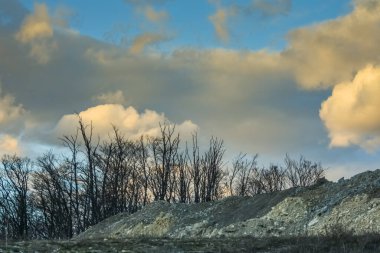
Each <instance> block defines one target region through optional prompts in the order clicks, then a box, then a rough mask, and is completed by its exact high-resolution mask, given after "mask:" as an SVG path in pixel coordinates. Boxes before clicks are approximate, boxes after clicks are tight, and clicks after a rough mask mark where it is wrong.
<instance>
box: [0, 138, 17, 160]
mask: <svg viewBox="0 0 380 253" xmlns="http://www.w3.org/2000/svg"><path fill="white" fill-rule="evenodd" d="M14 154H16V155H20V154H21V148H20V146H19V142H18V140H17V138H15V137H13V136H11V135H7V134H1V135H0V157H1V156H3V155H14Z"/></svg>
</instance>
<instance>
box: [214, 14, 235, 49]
mask: <svg viewBox="0 0 380 253" xmlns="http://www.w3.org/2000/svg"><path fill="white" fill-rule="evenodd" d="M234 15H235V11H234V9H233V8H218V9H217V10H216V12H215V13H214V14H213V15H211V16H209V20H210V21H211V23H212V24H213V25H214V29H215V32H216V35H217V36H218V38H219V39H220V40H221V41H223V42H227V41H228V40H229V38H230V34H229V31H228V19H229V18H230V17H232V16H234Z"/></svg>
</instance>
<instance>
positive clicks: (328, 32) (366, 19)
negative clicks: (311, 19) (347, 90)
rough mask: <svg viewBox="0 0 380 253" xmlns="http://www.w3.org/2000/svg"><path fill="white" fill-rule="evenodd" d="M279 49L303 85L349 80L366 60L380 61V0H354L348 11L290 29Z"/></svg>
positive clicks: (321, 86)
mask: <svg viewBox="0 0 380 253" xmlns="http://www.w3.org/2000/svg"><path fill="white" fill-rule="evenodd" d="M288 38H289V48H288V49H287V50H286V51H285V52H283V56H284V58H285V59H286V60H287V61H288V62H287V63H286V64H287V65H289V66H291V67H292V68H293V71H294V73H295V77H296V79H297V81H298V83H299V84H300V85H301V86H302V87H304V88H307V89H316V88H327V87H331V86H334V85H335V84H338V83H340V82H343V81H349V80H351V79H352V78H353V74H354V73H356V72H357V71H358V70H360V69H362V68H364V67H365V66H366V65H367V64H370V63H372V64H376V63H380V60H379V57H378V53H377V52H379V51H380V43H379V41H380V1H377V0H361V1H355V6H354V10H353V11H352V12H351V13H349V14H348V15H345V16H342V17H339V18H337V19H334V20H330V21H326V22H323V23H320V24H316V25H313V26H307V27H303V28H300V29H297V30H294V31H292V32H290V34H289V35H288Z"/></svg>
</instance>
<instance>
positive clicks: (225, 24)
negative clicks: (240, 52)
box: [209, 0, 292, 42]
mask: <svg viewBox="0 0 380 253" xmlns="http://www.w3.org/2000/svg"><path fill="white" fill-rule="evenodd" d="M209 2H210V3H211V4H214V5H215V6H216V11H215V13H214V14H213V15H210V16H209V20H210V22H211V23H212V25H213V26H214V29H215V32H216V35H217V36H218V38H219V39H220V40H221V41H222V42H228V40H229V38H230V31H229V22H230V21H231V20H232V19H233V18H237V17H243V18H247V17H251V16H255V15H259V16H261V17H274V16H277V15H283V14H287V13H288V12H289V11H290V9H291V4H292V2H291V0H269V1H268V0H252V1H251V3H250V4H247V5H239V4H231V5H227V6H223V5H222V2H221V1H210V0H209Z"/></svg>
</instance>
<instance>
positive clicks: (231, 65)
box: [0, 0, 380, 179]
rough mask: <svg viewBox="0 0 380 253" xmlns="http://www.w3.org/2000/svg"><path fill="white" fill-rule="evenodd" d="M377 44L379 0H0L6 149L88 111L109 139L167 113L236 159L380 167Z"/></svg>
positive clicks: (33, 141)
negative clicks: (302, 159) (290, 158)
mask: <svg viewBox="0 0 380 253" xmlns="http://www.w3.org/2000/svg"><path fill="white" fill-rule="evenodd" d="M57 2H59V4H58V3H57ZM62 10H65V11H62ZM63 12H65V13H66V12H67V13H70V15H66V14H62V13H63ZM115 25H122V26H123V27H126V29H125V31H124V33H123V34H117V32H116V34H113V36H116V37H117V36H123V41H124V42H125V43H116V42H115V41H116V40H115V41H111V40H110V39H108V38H107V36H105V35H106V34H109V32H110V31H111V30H112V29H113V27H115ZM379 42H380V1H377V0H332V1H318V0H313V1H291V0H274V1H262V0H252V1H251V0H238V1H224V0H213V1H211V0H209V1H208V0H197V1H179V0H167V1H164V0H161V1H160V0H156V1H153V0H144V1H134V0H126V1H123V0H116V1H96V2H94V3H91V4H90V3H89V2H87V1H72V0H62V1H54V0H42V1H39V2H38V3H34V1H32V0H0V85H1V86H0V154H5V153H18V154H19V153H20V152H21V151H20V150H24V149H23V147H24V146H27V147H28V149H31V148H30V147H33V145H36V147H37V146H38V147H40V146H41V145H43V146H45V147H53V146H55V145H59V144H58V143H59V141H58V138H59V137H60V136H61V135H65V134H70V133H73V131H75V130H76V127H77V126H76V123H77V119H78V118H77V114H78V115H79V116H81V117H82V118H83V119H84V120H85V121H86V122H92V123H93V126H94V129H95V131H96V133H97V134H99V135H100V136H107V134H108V133H109V131H110V130H112V125H115V126H117V127H118V128H119V129H120V130H121V131H122V132H123V133H124V134H125V135H126V136H127V137H128V138H138V136H140V135H143V134H144V135H149V134H153V135H154V133H156V132H157V131H159V123H160V122H163V121H168V122H171V124H176V125H177V126H178V130H180V132H183V134H184V135H186V134H190V133H193V132H194V131H199V134H200V136H201V137H204V138H205V139H207V138H208V137H209V136H218V137H220V138H222V139H224V141H225V144H226V147H227V149H228V150H229V152H230V154H229V155H231V156H232V155H233V154H235V153H238V152H240V151H241V152H244V153H249V154H255V153H258V154H259V157H260V159H261V161H262V162H263V163H266V162H268V161H278V162H282V160H283V157H284V155H285V154H286V153H288V154H291V155H294V156H298V155H300V154H303V155H305V156H307V157H310V158H311V159H313V160H318V161H321V162H322V163H323V164H324V165H326V167H328V168H329V169H330V170H331V173H330V175H334V176H332V177H334V179H335V178H336V177H340V176H345V175H352V174H353V173H352V171H355V172H359V169H360V170H362V169H375V168H377V167H376V166H378V162H379V160H380V113H379V108H380V102H379V101H380V99H379V97H380V57H379V56H378V55H379V51H380V43H379ZM28 149H25V150H28ZM25 152H26V153H25ZM25 152H23V155H28V153H27V151H25ZM342 168H344V169H342ZM334 169H335V171H334Z"/></svg>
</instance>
